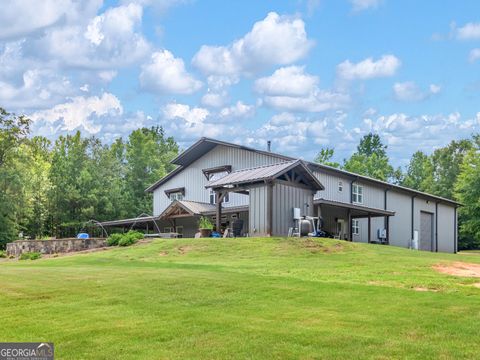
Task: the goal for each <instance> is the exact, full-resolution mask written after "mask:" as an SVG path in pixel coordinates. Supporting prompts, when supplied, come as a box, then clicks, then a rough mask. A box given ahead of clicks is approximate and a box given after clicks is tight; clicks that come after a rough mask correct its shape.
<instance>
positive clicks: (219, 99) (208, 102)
mask: <svg viewBox="0 0 480 360" xmlns="http://www.w3.org/2000/svg"><path fill="white" fill-rule="evenodd" d="M239 80H240V79H239V78H238V76H223V75H220V76H219V75H210V76H208V78H207V83H208V89H207V93H206V94H205V95H203V97H202V99H201V102H202V104H203V105H205V106H209V107H222V106H223V105H225V104H226V103H227V102H228V97H229V96H228V89H229V87H230V86H232V85H234V84H236V83H238V82H239Z"/></svg>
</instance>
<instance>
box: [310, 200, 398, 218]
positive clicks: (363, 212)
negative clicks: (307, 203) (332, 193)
mask: <svg viewBox="0 0 480 360" xmlns="http://www.w3.org/2000/svg"><path fill="white" fill-rule="evenodd" d="M313 203H314V204H320V205H328V206H334V207H341V208H344V209H350V210H351V215H352V218H361V217H368V216H371V217H379V216H394V215H395V211H389V210H384V209H378V208H372V207H368V206H363V205H358V204H350V203H344V202H341V201H333V200H326V199H314V200H313Z"/></svg>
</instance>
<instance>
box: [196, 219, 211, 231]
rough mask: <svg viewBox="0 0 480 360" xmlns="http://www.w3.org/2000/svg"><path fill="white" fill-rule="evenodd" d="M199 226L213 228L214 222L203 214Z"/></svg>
mask: <svg viewBox="0 0 480 360" xmlns="http://www.w3.org/2000/svg"><path fill="white" fill-rule="evenodd" d="M198 228H199V229H207V230H213V223H212V222H211V221H210V219H209V218H208V217H205V216H202V217H201V218H200V220H199V221H198Z"/></svg>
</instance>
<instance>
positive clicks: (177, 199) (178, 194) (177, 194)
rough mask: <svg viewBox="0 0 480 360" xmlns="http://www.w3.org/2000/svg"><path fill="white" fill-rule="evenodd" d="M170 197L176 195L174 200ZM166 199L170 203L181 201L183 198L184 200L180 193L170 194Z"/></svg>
mask: <svg viewBox="0 0 480 360" xmlns="http://www.w3.org/2000/svg"><path fill="white" fill-rule="evenodd" d="M172 195H176V198H175V199H172ZM178 196H180V197H181V198H180V199H179V198H178ZM168 198H169V199H170V201H172V202H173V201H182V200H183V198H184V194H183V193H182V192H180V191H178V192H172V193H170V194H169V196H168Z"/></svg>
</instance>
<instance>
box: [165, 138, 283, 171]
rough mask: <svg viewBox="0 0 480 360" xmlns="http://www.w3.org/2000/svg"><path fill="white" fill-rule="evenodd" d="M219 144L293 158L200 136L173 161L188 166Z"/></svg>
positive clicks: (278, 156) (281, 157)
mask: <svg viewBox="0 0 480 360" xmlns="http://www.w3.org/2000/svg"><path fill="white" fill-rule="evenodd" d="M217 145H224V146H228V147H233V148H237V149H242V150H247V151H254V152H256V153H260V154H265V155H270V156H273V157H277V158H279V159H283V160H286V161H289V160H292V158H291V157H289V156H284V155H280V154H274V153H272V152H269V151H263V150H258V149H254V148H251V147H248V146H243V145H237V144H233V143H229V142H226V141H220V140H216V139H211V138H207V137H202V138H200V140H198V141H197V142H196V143H194V144H193V145H192V146H190V147H189V148H188V149H186V150H185V151H184V152H182V153H181V154H180V155H178V156H177V157H176V158H175V159H173V160H172V161H171V162H172V164H176V165H180V166H188V165H190V164H191V163H192V162H194V161H195V160H197V159H199V158H201V157H202V156H203V155H205V154H206V153H208V152H209V151H210V150H212V149H213V148H214V147H215V146H217Z"/></svg>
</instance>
